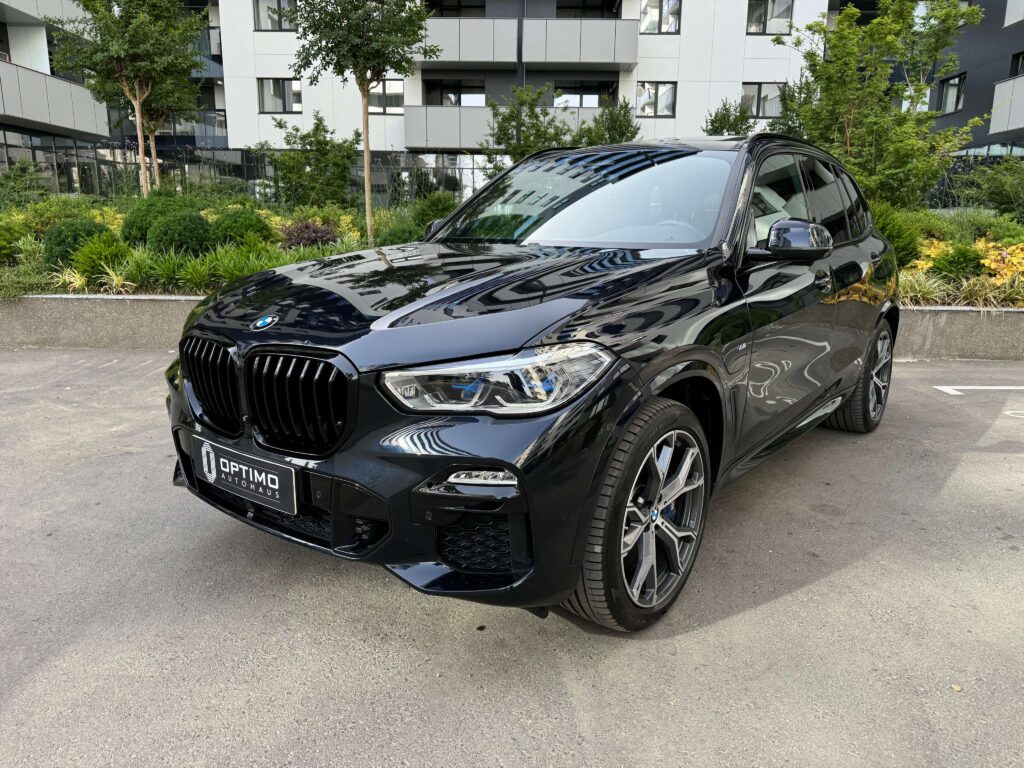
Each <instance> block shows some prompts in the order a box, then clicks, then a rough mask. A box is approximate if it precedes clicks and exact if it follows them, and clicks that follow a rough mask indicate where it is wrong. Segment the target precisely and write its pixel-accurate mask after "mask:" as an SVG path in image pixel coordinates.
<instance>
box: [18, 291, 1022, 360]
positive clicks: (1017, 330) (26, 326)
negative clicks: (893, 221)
mask: <svg viewBox="0 0 1024 768" xmlns="http://www.w3.org/2000/svg"><path fill="white" fill-rule="evenodd" d="M200 299H201V297H200V296H96V295H86V296H24V297H21V298H17V299H0V347H97V348H115V349H174V348H175V347H177V345H178V339H179V338H180V336H181V328H182V325H184V323H185V318H186V317H187V316H188V313H189V311H190V310H191V309H192V307H193V306H194V305H195V304H196V302H198V301H199V300H200ZM896 351H897V354H898V357H899V358H901V359H911V360H919V359H940V360H941V359H946V360H1024V309H992V310H979V309H972V308H970V307H904V308H903V309H902V310H901V311H900V330H899V338H898V340H897V344H896Z"/></svg>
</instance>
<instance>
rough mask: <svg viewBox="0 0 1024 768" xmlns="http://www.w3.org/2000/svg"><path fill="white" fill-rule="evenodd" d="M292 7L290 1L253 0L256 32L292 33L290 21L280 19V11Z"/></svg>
mask: <svg viewBox="0 0 1024 768" xmlns="http://www.w3.org/2000/svg"><path fill="white" fill-rule="evenodd" d="M291 7H292V0H253V12H254V14H255V16H256V30H257V31H259V32H294V31H295V27H294V26H293V25H292V23H291V22H290V21H286V20H285V19H283V18H281V11H287V10H289V9H290V8H291Z"/></svg>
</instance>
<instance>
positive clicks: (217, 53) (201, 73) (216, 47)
mask: <svg viewBox="0 0 1024 768" xmlns="http://www.w3.org/2000/svg"><path fill="white" fill-rule="evenodd" d="M196 48H198V49H199V55H200V57H201V61H202V64H201V66H200V68H199V69H197V70H195V71H194V72H193V73H192V77H195V78H209V77H212V78H222V77H224V63H223V62H224V55H223V51H222V49H221V45H220V27H207V28H206V29H204V30H203V31H202V32H200V33H199V39H198V40H197V41H196Z"/></svg>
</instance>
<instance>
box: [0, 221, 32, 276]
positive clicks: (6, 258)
mask: <svg viewBox="0 0 1024 768" xmlns="http://www.w3.org/2000/svg"><path fill="white" fill-rule="evenodd" d="M27 234H28V229H27V228H26V226H25V222H24V221H23V220H21V219H20V218H18V217H15V216H9V215H6V214H4V215H0V267H4V266H11V267H13V266H14V265H15V263H17V261H18V257H19V256H20V248H19V247H18V243H19V241H20V240H21V238H23V237H25V236H26V235H27Z"/></svg>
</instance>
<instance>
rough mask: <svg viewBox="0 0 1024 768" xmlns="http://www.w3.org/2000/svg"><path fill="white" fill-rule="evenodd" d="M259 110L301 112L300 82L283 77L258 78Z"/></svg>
mask: <svg viewBox="0 0 1024 768" xmlns="http://www.w3.org/2000/svg"><path fill="white" fill-rule="evenodd" d="M256 83H257V86H258V88H259V94H260V112H270V113H277V112H301V111H302V84H301V83H300V82H299V81H298V80H288V79H285V78H280V77H275V78H260V79H259V80H257V81H256Z"/></svg>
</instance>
